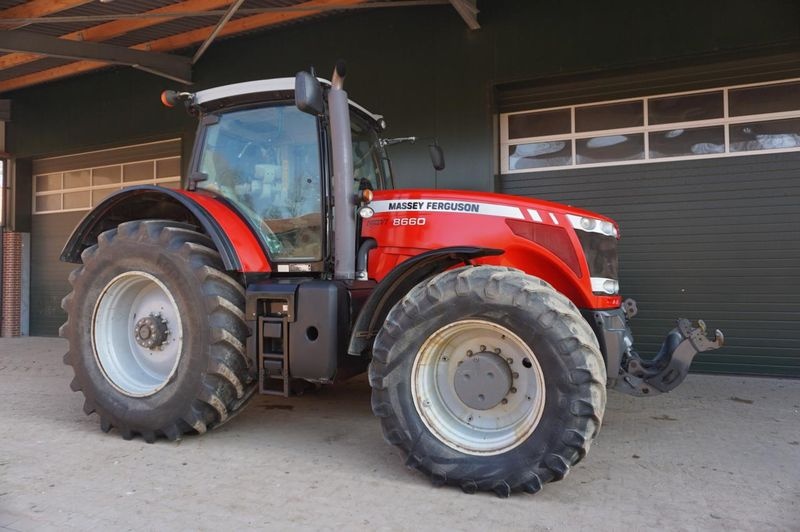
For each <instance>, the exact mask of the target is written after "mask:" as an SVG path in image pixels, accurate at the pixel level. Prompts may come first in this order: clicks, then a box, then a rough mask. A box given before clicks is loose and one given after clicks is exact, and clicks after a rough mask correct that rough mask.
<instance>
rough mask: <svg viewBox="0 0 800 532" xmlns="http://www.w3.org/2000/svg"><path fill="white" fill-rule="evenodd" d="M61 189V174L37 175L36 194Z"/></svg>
mask: <svg viewBox="0 0 800 532" xmlns="http://www.w3.org/2000/svg"><path fill="white" fill-rule="evenodd" d="M60 188H61V174H50V175H37V176H36V192H44V191H46V190H58V189H60Z"/></svg>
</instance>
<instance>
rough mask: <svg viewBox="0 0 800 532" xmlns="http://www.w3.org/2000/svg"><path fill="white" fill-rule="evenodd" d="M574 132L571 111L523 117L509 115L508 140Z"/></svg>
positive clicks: (558, 110) (547, 112) (540, 113)
mask: <svg viewBox="0 0 800 532" xmlns="http://www.w3.org/2000/svg"><path fill="white" fill-rule="evenodd" d="M571 132H572V123H571V120H570V111H569V109H556V110H555V111H539V112H537V113H525V114H521V115H509V117H508V138H509V139H521V138H526V137H543V136H545V135H563V134H569V133H571Z"/></svg>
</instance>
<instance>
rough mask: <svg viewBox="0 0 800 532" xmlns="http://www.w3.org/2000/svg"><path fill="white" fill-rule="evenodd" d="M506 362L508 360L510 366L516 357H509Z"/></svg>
mask: <svg viewBox="0 0 800 532" xmlns="http://www.w3.org/2000/svg"><path fill="white" fill-rule="evenodd" d="M506 362H508V365H509V366H510V365H511V364H513V363H514V359H513V358H507V359H506Z"/></svg>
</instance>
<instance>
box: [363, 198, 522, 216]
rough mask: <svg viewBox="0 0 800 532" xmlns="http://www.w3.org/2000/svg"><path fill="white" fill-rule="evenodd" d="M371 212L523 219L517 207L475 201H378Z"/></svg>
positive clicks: (372, 204)
mask: <svg viewBox="0 0 800 532" xmlns="http://www.w3.org/2000/svg"><path fill="white" fill-rule="evenodd" d="M369 206H370V207H372V210H373V211H375V212H376V213H379V212H454V213H459V214H479V215H482V216H500V217H503V218H516V219H518V220H523V219H524V218H525V217H524V216H523V215H522V211H521V210H520V209H519V208H517V207H509V206H508V205H497V204H495V203H481V202H477V201H459V200H446V199H429V198H420V199H413V200H380V201H373V202H372V203H370V204H369Z"/></svg>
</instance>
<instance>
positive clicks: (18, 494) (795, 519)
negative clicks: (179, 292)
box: [0, 338, 800, 531]
mask: <svg viewBox="0 0 800 532" xmlns="http://www.w3.org/2000/svg"><path fill="white" fill-rule="evenodd" d="M64 350H65V343H64V342H63V341H62V340H59V339H54V338H26V339H0V399H1V400H2V403H3V405H4V406H3V407H2V409H0V427H2V430H1V431H0V530H3V531H4V530H48V529H51V530H65V529H66V530H69V529H76V530H87V529H90V528H91V529H95V530H160V529H166V528H169V529H199V530H234V529H237V528H241V527H246V528H271V529H287V528H289V529H300V530H306V529H308V530H310V529H314V530H316V529H347V530H354V529H356V530H373V529H378V530H381V529H392V530H395V529H396V530H420V529H422V530H444V529H448V530H453V529H457V530H491V529H494V530H518V529H524V530H551V529H555V530H581V529H591V530H619V529H623V528H624V529H628V530H641V529H645V528H655V529H661V530H759V531H761V530H800V443H799V442H800V381H796V380H794V381H793V380H779V379H761V378H742V377H718V376H704V375H690V376H689V378H688V379H687V381H686V382H685V383H684V384H683V385H682V387H680V388H678V389H677V390H676V391H675V392H673V393H672V394H670V395H668V396H662V397H656V398H648V399H635V398H632V397H627V396H622V395H619V394H616V393H614V394H609V406H608V409H607V411H606V418H605V421H604V426H603V430H602V432H601V434H600V436H599V437H598V439H597V440H596V441H595V443H594V445H593V446H592V450H591V452H590V454H589V456H588V457H587V459H586V460H585V461H584V462H582V463H581V464H579V465H578V466H576V467H575V468H574V469H573V471H572V472H571V473H570V475H569V476H568V477H567V478H566V479H565V480H564V481H562V482H558V483H554V484H548V485H547V486H545V489H544V490H543V491H542V492H540V493H539V494H538V495H536V496H529V495H517V496H512V497H511V498H510V499H498V498H497V497H495V496H494V495H491V494H478V495H465V494H463V493H462V492H461V491H460V490H458V489H452V488H434V487H432V486H431V485H430V483H429V482H428V480H427V479H425V478H423V477H422V476H421V475H420V474H418V473H415V472H414V471H410V470H408V469H406V468H405V466H404V465H403V460H402V459H401V458H400V456H399V453H398V452H397V451H396V450H395V449H394V448H393V447H391V446H389V445H387V444H385V443H384V441H383V439H382V437H381V434H380V428H379V426H378V422H377V420H376V419H374V418H373V417H372V414H371V412H370V407H369V386H368V385H367V383H366V381H365V380H364V379H363V378H359V379H355V380H354V381H353V382H350V383H347V384H345V385H341V386H336V387H332V388H328V389H325V390H323V391H321V392H319V393H316V394H312V395H306V396H303V397H299V398H291V399H284V398H275V397H270V398H266V397H257V398H256V399H255V400H254V401H253V402H252V403H251V404H250V405H249V406H248V408H247V409H246V410H245V411H244V412H243V413H242V414H241V415H240V416H238V417H237V418H235V419H233V420H232V421H231V422H230V423H228V424H226V425H225V426H223V427H222V428H220V429H219V430H217V431H213V432H211V433H209V434H206V435H205V436H202V437H187V438H186V439H184V440H183V441H182V442H180V443H169V442H164V441H162V442H159V443H156V444H154V445H148V444H146V443H144V442H143V441H141V440H134V441H124V440H122V439H121V438H120V437H119V435H118V434H116V433H114V432H113V431H112V432H111V433H110V434H103V433H102V432H100V429H99V427H98V420H97V418H96V416H94V415H93V416H90V417H86V416H84V415H83V412H82V410H81V406H82V404H83V400H82V396H81V395H80V394H76V393H72V392H70V391H69V386H68V384H69V381H70V379H71V373H70V370H69V368H67V367H66V366H63V365H62V363H61V354H62V353H63V352H64Z"/></svg>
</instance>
